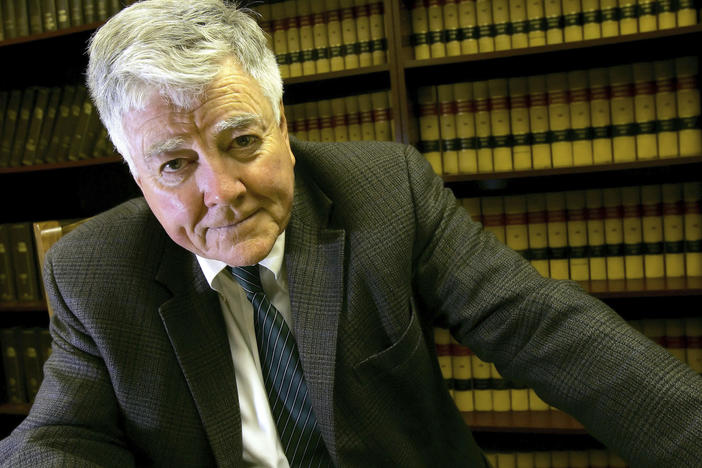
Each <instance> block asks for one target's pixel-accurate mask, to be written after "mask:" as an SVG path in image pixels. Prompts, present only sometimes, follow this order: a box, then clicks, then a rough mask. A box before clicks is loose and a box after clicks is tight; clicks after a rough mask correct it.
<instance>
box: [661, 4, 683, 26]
mask: <svg viewBox="0 0 702 468" xmlns="http://www.w3.org/2000/svg"><path fill="white" fill-rule="evenodd" d="M676 3H677V2H676V0H658V1H657V2H656V12H657V16H658V29H671V28H675V27H676V26H677V23H678V20H677V16H678V15H677V12H676V5H675V4H676Z"/></svg>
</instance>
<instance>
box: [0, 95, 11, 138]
mask: <svg viewBox="0 0 702 468" xmlns="http://www.w3.org/2000/svg"><path fill="white" fill-rule="evenodd" d="M9 99H10V93H9V92H8V91H0V142H2V140H3V129H4V128H5V110H6V109H7V104H8V101H9Z"/></svg>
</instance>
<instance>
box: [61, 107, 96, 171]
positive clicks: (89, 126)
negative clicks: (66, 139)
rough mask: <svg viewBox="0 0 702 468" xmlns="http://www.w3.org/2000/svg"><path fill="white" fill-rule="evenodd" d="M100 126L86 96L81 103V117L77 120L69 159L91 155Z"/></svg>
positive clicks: (87, 157) (78, 158)
mask: <svg viewBox="0 0 702 468" xmlns="http://www.w3.org/2000/svg"><path fill="white" fill-rule="evenodd" d="M100 127H101V124H100V118H99V117H98V115H97V111H96V110H95V108H94V106H93V103H92V101H91V100H90V98H89V97H88V98H86V100H85V102H84V103H83V111H82V113H81V118H80V120H79V121H78V125H77V126H76V134H75V135H74V137H73V141H72V142H71V150H70V151H69V159H70V158H73V160H76V161H80V160H83V159H90V158H91V157H93V150H94V148H95V142H96V140H97V136H98V132H99V131H100ZM79 135H80V136H79Z"/></svg>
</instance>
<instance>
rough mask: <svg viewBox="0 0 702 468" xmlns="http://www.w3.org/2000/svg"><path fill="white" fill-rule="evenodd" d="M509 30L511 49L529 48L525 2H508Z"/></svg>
mask: <svg viewBox="0 0 702 468" xmlns="http://www.w3.org/2000/svg"><path fill="white" fill-rule="evenodd" d="M508 3H509V23H510V24H509V30H510V35H511V42H512V48H513V49H522V48H524V47H529V35H528V33H529V20H528V18H527V6H526V0H510V1H509V2H508Z"/></svg>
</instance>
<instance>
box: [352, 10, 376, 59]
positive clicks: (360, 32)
mask: <svg viewBox="0 0 702 468" xmlns="http://www.w3.org/2000/svg"><path fill="white" fill-rule="evenodd" d="M369 1H370V0H354V1H353V16H354V18H356V38H357V41H358V42H357V44H358V46H357V47H358V66H359V67H369V66H371V65H373V55H372V52H373V48H372V47H373V44H372V41H371V35H370V9H369V7H368V2H369Z"/></svg>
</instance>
